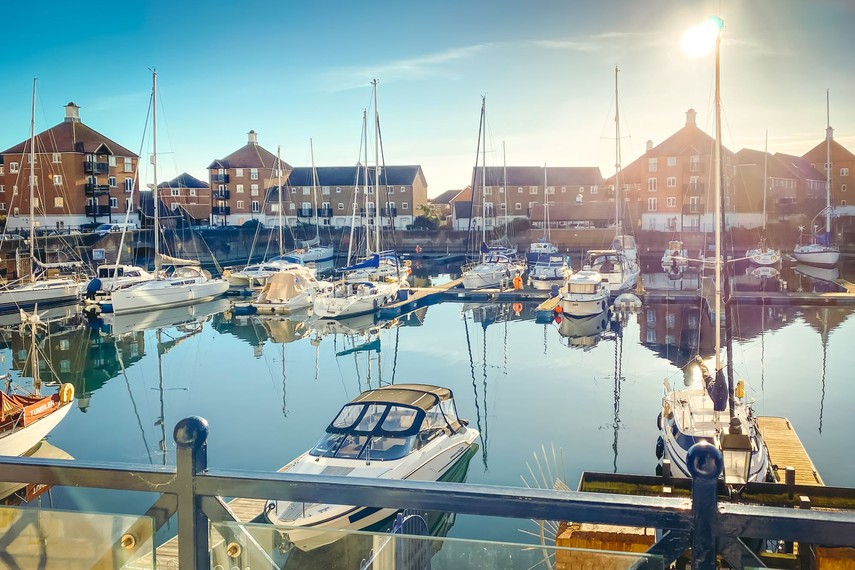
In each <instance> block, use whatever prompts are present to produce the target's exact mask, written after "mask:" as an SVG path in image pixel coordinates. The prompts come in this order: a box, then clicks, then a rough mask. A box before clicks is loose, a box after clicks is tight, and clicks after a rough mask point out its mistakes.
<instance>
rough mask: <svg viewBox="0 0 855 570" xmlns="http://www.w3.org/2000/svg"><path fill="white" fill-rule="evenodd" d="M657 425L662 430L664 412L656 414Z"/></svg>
mask: <svg viewBox="0 0 855 570" xmlns="http://www.w3.org/2000/svg"><path fill="white" fill-rule="evenodd" d="M656 427H658V428H659V429H660V430H661V429H662V412H659V415H658V416H656Z"/></svg>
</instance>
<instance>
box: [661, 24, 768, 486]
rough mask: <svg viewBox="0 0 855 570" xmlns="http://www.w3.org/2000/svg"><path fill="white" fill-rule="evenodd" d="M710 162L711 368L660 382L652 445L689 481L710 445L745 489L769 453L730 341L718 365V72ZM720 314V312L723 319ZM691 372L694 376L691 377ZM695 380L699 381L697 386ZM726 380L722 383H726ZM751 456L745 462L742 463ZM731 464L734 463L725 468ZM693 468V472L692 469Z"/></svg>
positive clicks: (760, 473)
mask: <svg viewBox="0 0 855 570" xmlns="http://www.w3.org/2000/svg"><path fill="white" fill-rule="evenodd" d="M720 45H721V36H720V35H719V37H718V39H717V44H716V64H718V50H719V49H720ZM715 131H716V132H715V160H714V166H713V177H714V178H713V187H714V193H715V197H714V203H715V209H714V212H715V213H714V225H715V251H714V253H713V258H714V259H715V260H716V261H715V292H714V298H715V303H714V305H715V311H714V315H713V318H712V323H713V328H714V329H715V348H714V354H715V359H714V368H712V370H710V367H708V366H707V364H706V362H705V361H704V360H703V359H702V358H701V356H700V355H697V356H696V357H695V359H694V360H693V361H690V363H689V364H687V366H686V373H687V374H686V378H685V380H684V381H685V383H686V385H685V387H681V388H672V387H671V385H670V383H669V382H668V380H667V379H666V380H665V394H664V396H663V398H662V408H661V411H660V413H659V417H658V419H657V423H658V427H659V428H660V430H661V435H660V438H659V441H658V442H657V455H658V456H659V457H660V458H661V459H662V460H666V459H667V460H669V461H670V463H671V475H672V476H675V477H686V478H690V477H691V470H690V468H689V461H688V454H689V449H690V448H691V447H692V446H693V445H695V444H696V443H698V442H701V441H705V442H709V443H712V444H713V445H715V446H716V447H717V448H718V450H719V451H720V452H722V456H723V457H724V464H725V469H724V473H723V478H724V482H725V484H733V485H744V484H745V483H748V482H751V481H765V480H766V478H767V476H768V475H769V472H770V467H769V453H768V450H767V448H766V444H765V443H764V442H763V438H762V436H761V434H760V431H759V429H758V427H757V418H756V416H755V415H754V410H753V408H752V406H751V403H750V402H749V401H748V400H747V398H746V388H745V384H744V382H743V381H742V380H740V381H739V384H738V385H736V386H734V384H733V375H732V350H730V346H731V345H730V342H731V340H732V339H731V338H730V336H728V338H727V339H726V340H727V342H728V348H729V349H728V357H729V360H730V363H729V366H728V373H727V375H726V374H725V370H724V363H723V360H722V354H721V348H722V342H721V329H722V326H721V325H722V316H724V324H725V329H726V330H727V331H730V330H731V328H730V318H731V317H730V314H729V311H728V310H726V309H727V308H728V306H729V303H728V299H725V302H724V305H725V307H722V304H723V303H722V278H723V275H722V274H723V271H722V266H723V263H722V261H721V234H722V226H723V225H724V224H723V220H722V205H721V195H722V176H721V98H720V96H719V83H718V70H717V69H716V89H715ZM723 309H724V310H725V311H724V313H723ZM692 368H696V370H697V372H699V374H690V373H691V372H694V370H692ZM698 376H700V381H698ZM726 376H727V377H726ZM737 448H738V449H740V450H742V451H744V452H745V454H742V455H740V454H733V456H732V457H728V455H730V453H728V451H730V450H735V449H737ZM747 455H750V457H747ZM737 456H738V457H740V458H742V459H743V463H742V467H744V468H745V470H744V471H742V470H741V469H739V468H738V467H737V461H736V460H734V457H737ZM730 461H733V463H730ZM693 468H694V466H693Z"/></svg>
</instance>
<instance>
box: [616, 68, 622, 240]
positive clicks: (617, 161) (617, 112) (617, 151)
mask: <svg viewBox="0 0 855 570" xmlns="http://www.w3.org/2000/svg"><path fill="white" fill-rule="evenodd" d="M618 71H620V70H619V69H618V66H615V238H617V237H618V236H619V235H620V230H621V219H620V209H621V208H620V110H619V109H618Z"/></svg>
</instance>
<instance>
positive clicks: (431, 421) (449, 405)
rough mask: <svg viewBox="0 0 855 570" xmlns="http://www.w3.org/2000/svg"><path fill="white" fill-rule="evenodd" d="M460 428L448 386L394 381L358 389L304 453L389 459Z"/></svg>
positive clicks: (317, 455)
mask: <svg viewBox="0 0 855 570" xmlns="http://www.w3.org/2000/svg"><path fill="white" fill-rule="evenodd" d="M463 428H464V422H463V421H461V420H460V419H459V418H458V417H457V408H456V406H455V405H454V398H453V396H452V393H451V390H449V389H447V388H440V387H436V386H428V385H421V384H398V385H394V386H386V387H383V388H379V389H377V390H369V391H367V392H363V393H362V394H360V395H359V396H357V397H356V399H354V400H353V401H352V402H350V403H348V404H346V405H345V406H344V407H343V408H342V409H341V411H340V412H339V413H338V415H337V416H336V417H335V419H334V420H333V421H332V423H330V425H329V426H327V429H326V433H325V434H324V436H323V437H322V438H321V440H320V441H319V442H318V444H317V445H315V447H314V448H313V449H312V450H311V451H310V452H309V453H310V454H311V455H312V456H315V457H334V458H338V459H360V460H364V461H371V460H374V461H389V460H394V459H401V458H403V457H406V456H407V455H409V454H410V453H412V452H414V451H417V450H418V449H420V448H422V447H424V446H426V445H427V444H428V443H430V442H431V441H433V440H434V439H435V438H437V437H440V436H441V435H444V434H445V435H451V434H453V433H456V432H458V431H460V430H461V429H463Z"/></svg>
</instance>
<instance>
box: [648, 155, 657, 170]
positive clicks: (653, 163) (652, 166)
mask: <svg viewBox="0 0 855 570" xmlns="http://www.w3.org/2000/svg"><path fill="white" fill-rule="evenodd" d="M658 171H659V159H657V158H648V159H647V172H658Z"/></svg>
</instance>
